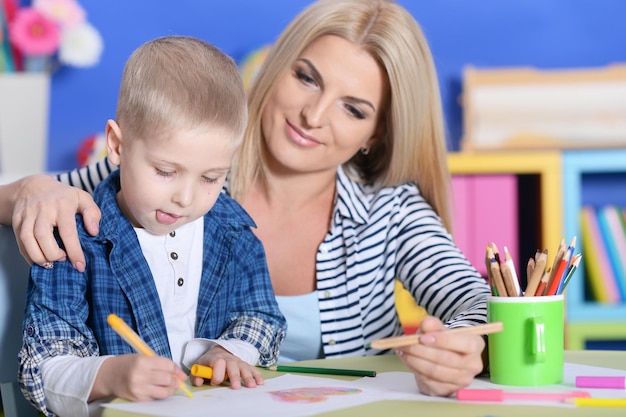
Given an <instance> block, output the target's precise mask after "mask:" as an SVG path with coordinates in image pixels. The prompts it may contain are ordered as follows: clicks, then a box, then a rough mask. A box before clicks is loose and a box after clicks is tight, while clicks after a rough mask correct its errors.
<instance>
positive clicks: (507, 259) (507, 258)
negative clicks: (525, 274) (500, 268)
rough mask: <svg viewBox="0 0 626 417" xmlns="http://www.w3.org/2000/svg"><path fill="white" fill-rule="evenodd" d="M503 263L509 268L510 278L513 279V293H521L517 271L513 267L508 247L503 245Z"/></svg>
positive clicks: (513, 263) (517, 294)
mask: <svg viewBox="0 0 626 417" xmlns="http://www.w3.org/2000/svg"><path fill="white" fill-rule="evenodd" d="M504 264H505V265H506V266H507V267H508V268H509V272H510V274H511V279H512V280H513V285H514V286H515V295H516V296H519V295H522V288H521V287H520V283H519V277H518V276H517V271H516V269H515V262H513V258H512V257H511V254H510V253H509V249H508V248H507V247H506V246H505V247H504Z"/></svg>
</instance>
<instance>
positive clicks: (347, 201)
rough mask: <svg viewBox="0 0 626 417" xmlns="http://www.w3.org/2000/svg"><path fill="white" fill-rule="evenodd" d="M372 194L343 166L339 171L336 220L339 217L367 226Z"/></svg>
mask: <svg viewBox="0 0 626 417" xmlns="http://www.w3.org/2000/svg"><path fill="white" fill-rule="evenodd" d="M370 207H371V193H369V192H368V190H367V186H364V185H363V184H360V183H358V182H356V181H355V180H354V179H352V178H350V177H349V176H348V174H347V173H346V172H345V170H344V168H343V166H339V168H338V169H337V197H336V202H335V210H334V218H335V220H336V221H338V220H339V218H338V216H341V217H344V218H348V219H352V220H354V221H355V222H356V223H359V224H365V223H367V222H368V221H369V212H370Z"/></svg>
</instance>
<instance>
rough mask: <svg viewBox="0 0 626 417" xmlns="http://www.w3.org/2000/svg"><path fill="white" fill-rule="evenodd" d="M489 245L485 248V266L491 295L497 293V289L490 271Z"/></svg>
mask: <svg viewBox="0 0 626 417" xmlns="http://www.w3.org/2000/svg"><path fill="white" fill-rule="evenodd" d="M489 253H490V252H489V246H487V248H486V249H485V268H487V283H489V288H491V295H496V296H497V295H498V289H497V288H496V283H495V282H494V281H493V274H492V273H491V259H490V257H489Z"/></svg>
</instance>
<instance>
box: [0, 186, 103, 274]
mask: <svg viewBox="0 0 626 417" xmlns="http://www.w3.org/2000/svg"><path fill="white" fill-rule="evenodd" d="M16 185H17V189H16V192H15V193H14V194H13V195H12V196H11V199H12V200H13V211H12V218H11V222H12V224H13V230H14V231H15V236H16V238H17V243H18V245H19V248H20V253H21V254H22V256H24V258H26V260H27V261H28V262H29V263H33V262H34V263H37V264H39V265H42V266H46V265H51V263H52V262H55V261H60V260H64V259H66V258H69V260H70V262H71V263H72V265H74V268H76V269H77V270H78V271H80V272H83V271H84V270H85V256H84V254H83V250H82V248H81V246H80V242H79V241H78V234H77V232H76V217H75V215H76V213H80V214H82V215H83V222H84V223H85V228H86V229H87V231H88V232H89V233H90V234H92V235H94V236H95V235H97V234H98V223H99V221H100V216H101V213H100V209H99V208H98V206H97V205H96V203H94V201H93V198H92V197H91V195H90V194H89V193H87V192H85V191H83V190H80V189H78V188H75V187H70V186H69V185H65V184H62V183H60V182H58V181H57V180H55V179H54V178H52V177H49V176H47V175H32V176H29V177H26V178H23V179H22V180H20V181H18V182H17V183H16ZM54 227H57V228H58V232H59V236H60V237H61V240H62V241H63V244H64V246H65V251H63V249H61V248H60V247H59V245H58V244H57V242H56V240H55V238H54V234H53V230H54Z"/></svg>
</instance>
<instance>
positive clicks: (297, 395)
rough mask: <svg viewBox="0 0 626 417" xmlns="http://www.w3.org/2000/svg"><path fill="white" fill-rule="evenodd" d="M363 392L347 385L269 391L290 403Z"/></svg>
mask: <svg viewBox="0 0 626 417" xmlns="http://www.w3.org/2000/svg"><path fill="white" fill-rule="evenodd" d="M360 392H362V391H361V390H360V389H358V388H346V387H302V388H293V389H281V390H277V391H269V394H270V395H271V396H272V398H273V399H275V400H277V401H283V402H288V403H319V402H323V401H326V400H327V399H328V396H330V395H352V394H359V393H360Z"/></svg>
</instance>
